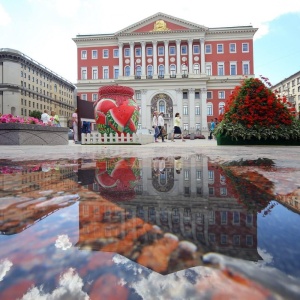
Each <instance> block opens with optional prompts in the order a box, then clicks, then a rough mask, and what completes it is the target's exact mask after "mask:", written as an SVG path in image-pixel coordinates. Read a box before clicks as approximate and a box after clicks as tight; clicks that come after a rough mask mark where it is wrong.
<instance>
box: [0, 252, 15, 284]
mask: <svg viewBox="0 0 300 300" xmlns="http://www.w3.org/2000/svg"><path fill="white" fill-rule="evenodd" d="M12 265H13V264H12V262H11V261H9V260H8V259H7V258H6V259H3V260H1V261H0V281H2V280H3V278H4V277H5V275H6V273H7V272H8V271H9V270H10V268H11V266H12Z"/></svg>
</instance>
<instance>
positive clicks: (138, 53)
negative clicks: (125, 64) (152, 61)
mask: <svg viewBox="0 0 300 300" xmlns="http://www.w3.org/2000/svg"><path fill="white" fill-rule="evenodd" d="M134 52H135V56H136V57H141V56H142V48H141V47H137V48H135V50H134Z"/></svg>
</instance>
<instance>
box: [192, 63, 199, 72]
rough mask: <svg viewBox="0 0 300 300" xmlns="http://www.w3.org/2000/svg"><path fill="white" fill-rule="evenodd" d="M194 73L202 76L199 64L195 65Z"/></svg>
mask: <svg viewBox="0 0 300 300" xmlns="http://www.w3.org/2000/svg"><path fill="white" fill-rule="evenodd" d="M193 72H194V74H200V65H199V64H193Z"/></svg>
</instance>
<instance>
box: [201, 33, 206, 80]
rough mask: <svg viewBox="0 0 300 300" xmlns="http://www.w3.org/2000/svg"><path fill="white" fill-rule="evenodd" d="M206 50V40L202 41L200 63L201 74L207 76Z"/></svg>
mask: <svg viewBox="0 0 300 300" xmlns="http://www.w3.org/2000/svg"><path fill="white" fill-rule="evenodd" d="M204 52H205V50H204V39H200V61H201V74H205V53H204Z"/></svg>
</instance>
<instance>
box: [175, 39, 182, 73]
mask: <svg viewBox="0 0 300 300" xmlns="http://www.w3.org/2000/svg"><path fill="white" fill-rule="evenodd" d="M180 43H181V40H176V61H177V66H176V75H177V76H179V75H180V70H181V60H180Z"/></svg>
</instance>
